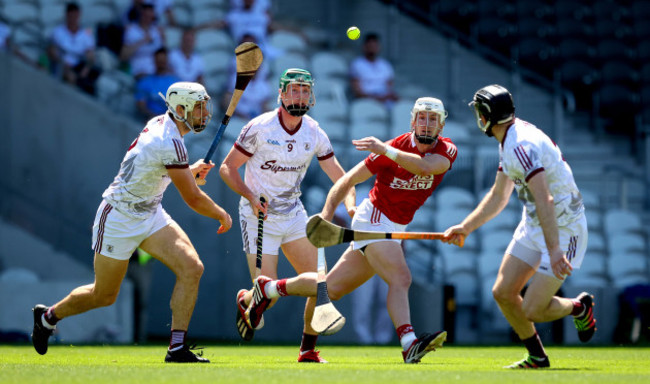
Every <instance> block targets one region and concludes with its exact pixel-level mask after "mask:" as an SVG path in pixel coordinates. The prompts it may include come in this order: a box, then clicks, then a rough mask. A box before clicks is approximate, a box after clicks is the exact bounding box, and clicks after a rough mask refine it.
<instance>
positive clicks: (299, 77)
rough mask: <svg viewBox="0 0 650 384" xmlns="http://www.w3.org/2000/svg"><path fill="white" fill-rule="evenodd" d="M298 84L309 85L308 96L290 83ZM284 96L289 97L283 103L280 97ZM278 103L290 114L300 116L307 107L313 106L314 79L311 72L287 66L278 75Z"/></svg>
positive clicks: (314, 101) (314, 98) (314, 102)
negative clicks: (287, 101) (280, 74)
mask: <svg viewBox="0 0 650 384" xmlns="http://www.w3.org/2000/svg"><path fill="white" fill-rule="evenodd" d="M293 84H298V85H299V86H301V87H300V88H301V91H302V87H304V86H309V96H304V95H303V92H299V93H297V94H294V92H297V89H296V87H292V86H291V85H293ZM283 97H286V98H288V99H289V104H288V105H285V104H284V102H283V101H282V98H283ZM278 103H280V105H282V108H284V109H285V110H286V111H287V112H289V114H290V115H292V116H302V115H304V114H305V113H307V111H309V108H311V107H313V106H314V105H315V104H316V97H315V96H314V79H313V78H312V77H311V73H309V71H306V70H304V69H300V68H289V69H287V70H286V71H284V73H282V76H280V95H278Z"/></svg>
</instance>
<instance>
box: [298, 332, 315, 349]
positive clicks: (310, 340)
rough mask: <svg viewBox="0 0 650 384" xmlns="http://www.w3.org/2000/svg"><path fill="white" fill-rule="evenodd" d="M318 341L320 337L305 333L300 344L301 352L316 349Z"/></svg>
mask: <svg viewBox="0 0 650 384" xmlns="http://www.w3.org/2000/svg"><path fill="white" fill-rule="evenodd" d="M316 340H318V335H310V334H307V333H304V332H303V334H302V341H301V342H300V352H305V351H311V350H312V349H315V348H316Z"/></svg>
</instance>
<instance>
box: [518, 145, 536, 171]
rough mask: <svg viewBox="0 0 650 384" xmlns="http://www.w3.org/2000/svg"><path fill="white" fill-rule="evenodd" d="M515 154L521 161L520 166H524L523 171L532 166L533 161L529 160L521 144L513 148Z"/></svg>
mask: <svg viewBox="0 0 650 384" xmlns="http://www.w3.org/2000/svg"><path fill="white" fill-rule="evenodd" d="M515 155H516V156H517V160H519V162H520V163H521V166H522V167H524V171H528V170H530V169H531V168H532V167H533V162H532V161H530V158H529V157H528V154H527V153H526V151H525V150H524V148H523V147H522V146H521V145H520V146H518V147H517V148H515Z"/></svg>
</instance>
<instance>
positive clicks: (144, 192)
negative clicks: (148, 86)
mask: <svg viewBox="0 0 650 384" xmlns="http://www.w3.org/2000/svg"><path fill="white" fill-rule="evenodd" d="M187 167H189V163H188V160H187V150H186V148H185V144H184V142H183V137H182V136H181V134H180V132H179V131H178V128H177V127H176V124H174V122H173V121H172V119H171V117H169V115H168V114H166V113H165V114H164V115H160V116H156V117H154V118H153V119H151V120H149V122H148V123H147V125H146V127H145V128H144V130H142V132H141V133H140V135H139V136H138V137H137V138H136V139H135V140H134V141H133V143H132V144H131V146H130V147H129V149H128V151H127V152H126V155H124V159H123V160H122V164H121V166H120V171H119V173H118V174H117V176H115V180H113V183H112V184H111V185H110V186H109V187H108V188H107V189H106V191H104V194H103V195H102V197H103V198H104V200H106V202H108V203H109V204H110V205H112V206H113V207H115V209H117V210H118V211H119V212H121V213H123V214H125V215H127V216H130V217H133V218H136V219H145V218H148V217H150V216H151V215H153V214H154V213H155V212H156V209H157V207H158V205H159V204H160V202H161V201H162V198H163V193H164V192H165V189H167V186H168V185H169V183H170V182H171V179H170V178H169V175H168V174H167V169H169V168H187Z"/></svg>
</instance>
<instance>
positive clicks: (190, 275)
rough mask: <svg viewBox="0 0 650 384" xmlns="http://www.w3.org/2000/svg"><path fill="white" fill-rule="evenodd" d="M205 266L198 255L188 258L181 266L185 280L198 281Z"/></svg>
mask: <svg viewBox="0 0 650 384" xmlns="http://www.w3.org/2000/svg"><path fill="white" fill-rule="evenodd" d="M204 269H205V267H204V266H203V263H202V262H201V260H199V258H198V257H196V258H192V259H191V260H188V261H187V262H186V263H185V265H184V267H183V276H182V278H183V279H185V280H190V281H195V282H198V281H199V280H201V276H203V271H204Z"/></svg>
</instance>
